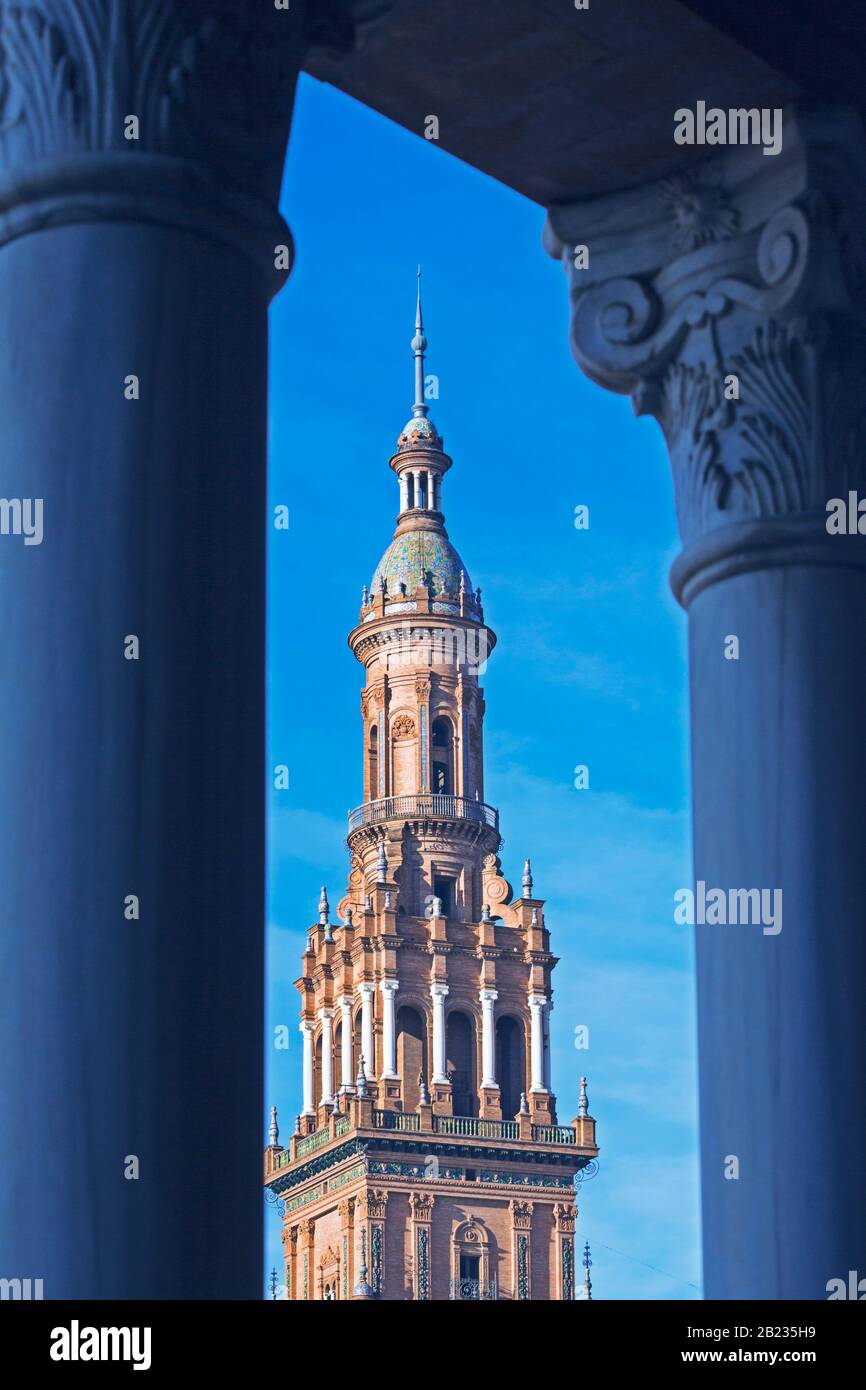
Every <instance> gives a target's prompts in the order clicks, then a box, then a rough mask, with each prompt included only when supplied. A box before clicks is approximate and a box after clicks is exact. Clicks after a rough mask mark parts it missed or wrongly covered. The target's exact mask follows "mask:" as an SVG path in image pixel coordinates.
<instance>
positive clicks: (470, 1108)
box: [445, 1009, 478, 1115]
mask: <svg viewBox="0 0 866 1390" xmlns="http://www.w3.org/2000/svg"><path fill="white" fill-rule="evenodd" d="M445 1051H446V1054H447V1061H446V1071H447V1073H448V1075H449V1076H450V1078H451V1097H452V1101H453V1105H454V1114H455V1115H477V1114H478V1095H477V1093H476V1085H475V1021H474V1019H471V1018H470V1017H469V1015H468V1014H464V1013H461V1012H460V1010H459V1009H452V1010H451V1012H450V1013H449V1015H448V1018H447V1020H446V1025H445Z"/></svg>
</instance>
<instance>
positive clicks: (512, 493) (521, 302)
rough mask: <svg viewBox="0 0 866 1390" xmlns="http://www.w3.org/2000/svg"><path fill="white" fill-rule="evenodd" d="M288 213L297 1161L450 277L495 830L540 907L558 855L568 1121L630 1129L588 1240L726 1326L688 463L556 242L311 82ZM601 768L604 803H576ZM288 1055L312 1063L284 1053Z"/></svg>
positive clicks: (443, 159)
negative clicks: (694, 705) (693, 701)
mask: <svg viewBox="0 0 866 1390" xmlns="http://www.w3.org/2000/svg"><path fill="white" fill-rule="evenodd" d="M282 207H283V211H284V213H285V216H286V218H287V220H288V221H289V223H290V225H291V227H292V231H293V233H294V236H295V240H296V243H297V262H296V265H295V269H294V272H293V274H292V277H291V279H290V281H289V283H288V285H287V286H286V288H285V289H284V290H283V291H282V293H281V294H280V295H279V296H278V298H277V300H276V301H275V303H274V306H273V308H272V311H271V334H272V339H271V365H270V372H271V400H270V422H269V436H270V479H271V503H272V505H274V506H275V505H277V504H279V503H284V504H286V505H287V506H288V507H289V509H290V515H291V525H290V529H289V530H288V532H273V531H272V532H271V534H270V538H269V607H268V642H269V647H268V663H269V674H268V700H269V716H268V729H269V763H270V765H271V766H273V765H274V764H277V763H282V764H286V765H287V766H288V767H289V770H290V786H289V789H288V790H287V791H280V792H278V791H275V790H271V792H270V798H269V858H268V870H269V878H268V911H269V930H268V1032H267V1036H266V1047H267V1058H268V1081H267V1095H268V1104H272V1103H274V1104H276V1105H277V1106H278V1108H279V1111H280V1121H281V1127H282V1129H283V1133H284V1136H286V1135H288V1134H289V1133H291V1130H292V1127H293V1119H294V1114H295V1112H296V1111H297V1109H298V1108H299V1104H300V1073H301V1059H300V1034H299V1033H298V1031H297V1018H298V996H297V993H296V991H295V989H294V987H293V984H292V982H293V980H294V979H295V978H296V977H297V975H298V969H299V959H300V953H301V950H302V947H303V941H304V935H305V931H306V929H307V927H308V926H309V925H310V923H311V922H312V921H314V920H315V915H316V903H317V898H318V890H319V885H320V883H323V882H324V883H325V884H327V886H328V889H329V893H330V897H331V903H332V906H333V907H336V903H337V901H338V900H339V898H340V897H341V896H342V894H343V892H344V891H345V884H346V872H347V858H346V851H345V844H344V837H345V831H346V825H345V815H346V811H347V810H348V808H349V807H350V806H354V805H356V804H357V803H358V802H359V801H361V800H362V795H363V793H362V785H361V776H362V770H361V757H360V750H361V726H360V713H359V693H360V688H361V683H362V682H361V668H360V667H359V666H358V665H357V663H356V662H355V660H354V658H353V657H352V655H351V653H350V652H349V650H348V647H347V645H346V635H347V633H348V632H349V630H350V628H351V627H352V626H353V625H354V623H355V622H356V620H357V613H358V607H359V603H360V595H361V588H362V585H363V584H365V583H367V584H369V582H370V579H371V577H372V574H373V570H374V568H375V566H376V562H377V561H378V559H379V557H380V555H381V553H382V551H383V550H384V549H385V547H386V545H387V544H388V542H389V541H390V539H391V535H392V532H393V527H394V518H395V516H396V512H397V505H398V499H397V483H396V480H395V478H394V476H393V474H392V473H391V471H390V470H389V468H388V458H389V456H390V454H391V453H392V452H393V447H394V443H395V440H396V436H397V434H398V433H399V430H400V428H401V427H402V425H403V424H404V423H405V420H406V418H407V417H408V415H409V411H410V405H411V401H412V358H411V353H410V351H409V342H410V339H411V337H412V331H413V316H414V292H415V266H416V263H418V262H419V261H420V262H421V264H422V266H423V268H424V308H425V327H426V332H427V337H428V340H429V344H430V347H429V352H428V371H429V372H434V373H435V374H436V375H437V376H438V377H439V383H440V400H439V401H438V403H434V405H433V406H432V408H431V414H432V416H433V418H434V420H435V421H436V424H437V426H438V427H439V429H440V430H441V431H442V432H443V434H444V435H445V443H446V448H447V449H448V451H449V453H450V454H451V455H452V457H453V459H454V467H453V468H452V470H451V472H450V473H449V474H448V476H447V477H446V479H445V482H444V485H443V502H444V509H445V514H446V524H447V526H448V531H449V534H450V536H451V539H452V541H453V542H454V543H455V545H456V546H457V548H458V550H459V551H460V554H461V555H462V558H463V560H464V562H465V564H466V566H467V568H468V570H469V573H470V575H471V577H472V580H473V583H474V584H476V585H480V586H481V589H482V591H483V599H484V606H485V613H486V617H487V620H488V622H489V623H490V624H491V625H492V627H493V628H494V630H495V631H496V633H497V634H498V638H499V645H498V647H497V649H496V651H495V652H494V654H493V656H492V657H491V660H490V665H489V668H488V673H487V676H486V678H485V681H484V688H485V697H486V701H487V715H486V720H485V742H486V798H487V800H488V801H489V802H491V803H493V804H494V805H496V806H498V807H499V810H500V814H501V823H502V831H503V835H504V838H505V846H504V849H503V851H502V862H503V870H504V872H505V874H506V876H507V877H509V878H510V879H511V882H512V883H514V884H519V878H520V868H521V865H522V861H523V858H524V857H525V856H526V855H527V854H528V855H531V857H532V865H533V872H534V876H535V892H536V894H537V895H538V896H540V897H543V898H545V899H546V900H547V907H546V917H547V923H548V926H549V927H550V930H551V942H552V949H553V951H554V952H555V953H556V954H557V955H558V956H559V957H560V964H559V966H558V967H557V969H556V971H555V974H554V977H553V978H554V991H555V1006H554V1012H553V1015H552V1042H553V1068H554V1070H553V1081H554V1088H555V1090H556V1092H557V1095H558V1107H559V1114H560V1118H561V1119H562V1120H568V1119H570V1118H571V1117H572V1116H573V1114H574V1113H575V1111H576V1106H577V1092H578V1083H579V1077H580V1075H581V1073H582V1072H585V1073H586V1075H587V1076H588V1078H589V1097H590V1109H591V1111H592V1113H593V1114H594V1115H595V1116H596V1117H597V1120H598V1124H599V1142H600V1144H601V1149H602V1152H601V1159H600V1172H599V1175H598V1177H596V1178H595V1179H594V1180H593V1181H592V1182H590V1183H587V1185H586V1187H585V1189H584V1192H583V1194H582V1197H581V1199H580V1217H579V1220H578V1227H577V1231H578V1235H577V1240H578V1243H579V1245H580V1246H581V1247H582V1245H583V1241H584V1240H587V1239H588V1240H589V1241H590V1243H591V1245H592V1252H593V1271H592V1273H593V1280H594V1293H595V1295H596V1296H597V1297H599V1298H641V1299H656V1298H695V1297H697V1296H698V1295H697V1289H696V1288H695V1287H694V1286H696V1285H699V1284H700V1256H699V1239H698V1185H697V1152H696V1143H697V1136H696V1107H695V1055H694V991H693V982H692V950H693V947H692V938H691V936H690V934H689V933H688V932H687V931H684V929H683V928H682V927H677V926H676V925H675V924H674V922H673V893H674V891H675V890H676V889H677V888H678V887H682V886H684V885H688V884H689V883H690V882H691V877H692V876H691V870H690V839H689V820H688V724H687V696H686V689H687V676H686V654H685V618H684V615H683V614H682V612H681V611H680V609H679V608H678V607H677V605H676V604H675V602H674V600H673V598H672V596H671V594H670V591H669V588H668V583H667V571H668V568H669V565H670V562H671V560H672V559H673V557H674V555H675V554H676V551H677V538H676V528H675V523H674V508H673V499H672V488H671V482H670V478H669V473H668V467H667V463H666V459H665V451H664V447H663V443H662V440H661V436H660V433H659V431H658V428H657V426H656V425H655V424H654V423H653V422H652V421H650V420H637V419H635V418H634V416H633V414H632V410H631V405H630V403H629V401H628V400H627V399H625V398H620V397H616V396H612V395H610V394H608V393H606V392H604V391H602V390H600V389H599V388H597V387H595V386H593V385H592V384H591V383H589V382H588V381H586V380H585V379H584V378H583V376H582V375H581V374H580V372H579V371H578V369H577V367H576V366H575V365H574V362H573V360H572V358H571V356H570V354H569V351H568V346H567V328H568V306H567V296H566V289H565V283H564V276H563V273H562V270H561V268H560V267H559V266H558V265H556V264H555V263H554V262H553V261H551V260H550V259H549V258H548V257H547V256H546V255H545V254H544V252H543V250H542V247H541V241H540V238H541V229H542V225H543V220H544V213H543V210H542V209H541V208H539V207H537V206H535V205H534V204H532V203H530V202H528V201H526V199H524V198H522V197H520V196H519V195H518V194H516V193H513V192H511V191H510V190H508V189H506V188H503V187H502V186H501V185H500V184H497V183H496V182H494V181H493V180H491V179H489V178H487V177H486V176H485V175H483V174H480V173H478V172H477V171H476V170H474V169H471V168H469V167H468V166H466V165H464V164H461V163H460V162H459V161H457V160H455V159H453V158H452V157H451V156H449V155H447V154H445V153H444V152H443V151H442V150H440V149H438V148H437V147H436V146H435V145H434V144H431V143H428V142H427V141H425V140H423V139H421V138H418V137H417V136H413V135H410V134H408V133H407V132H406V131H404V130H402V129H400V128H399V127H397V126H395V125H392V124H391V123H390V122H389V121H386V120H385V119H383V118H382V117H380V116H378V115H376V114H375V113H373V112H371V111H369V110H367V109H366V108H364V107H362V106H359V105H358V104H357V103H355V102H353V101H351V100H350V99H349V98H347V97H345V96H343V95H342V94H341V93H339V92H336V91H334V90H333V89H331V88H329V87H327V86H323V85H321V84H319V83H317V82H315V81H314V80H313V79H312V78H308V77H304V78H302V80H301V85H300V89H299V93H298V103H297V109H296V114H295V121H294V127H293V132H292V141H291V147H290V151H289V158H288V163H287V168H286V178H285V185H284V189H283V202H282ZM578 503H583V504H586V505H588V507H589V509H590V527H589V529H588V530H587V531H577V530H576V529H575V527H574V509H575V506H576V505H577V504H578ZM577 764H586V765H588V767H589V774H590V789H589V790H586V791H577V790H575V788H574V785H573V781H574V768H575V766H576V765H577ZM279 1024H288V1025H289V1027H290V1037H291V1050H289V1051H277V1050H275V1049H274V1047H273V1045H272V1042H271V1039H272V1037H273V1029H274V1028H275V1027H276V1026H278V1025H279ZM581 1024H583V1025H586V1026H588V1028H589V1039H590V1047H589V1049H588V1050H586V1051H578V1050H576V1049H575V1047H574V1035H575V1028H576V1027H577V1026H578V1025H581ZM266 1223H267V1224H266V1237H267V1267H268V1268H270V1267H271V1265H276V1266H277V1268H278V1269H281V1253H280V1244H279V1222H278V1219H277V1216H276V1214H275V1213H274V1212H273V1211H270V1210H267V1211H266ZM648 1266H655V1267H656V1268H655V1269H651V1268H648ZM660 1271H664V1272H663V1273H662V1272H660ZM671 1276H673V1277H671Z"/></svg>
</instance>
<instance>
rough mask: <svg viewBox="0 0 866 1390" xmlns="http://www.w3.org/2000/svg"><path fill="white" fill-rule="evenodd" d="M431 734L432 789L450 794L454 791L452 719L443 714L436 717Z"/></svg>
mask: <svg viewBox="0 0 866 1390" xmlns="http://www.w3.org/2000/svg"><path fill="white" fill-rule="evenodd" d="M430 735H431V737H430V762H431V781H432V789H433V791H434V792H441V793H443V794H444V795H446V796H450V795H451V794H452V793H453V791H454V731H453V729H452V727H451V720H450V719H446V718H445V717H444V716H443V715H440V716H439V718H438V719H434V720H433V725H432V727H431V730H430Z"/></svg>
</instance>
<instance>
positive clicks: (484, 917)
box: [481, 903, 490, 922]
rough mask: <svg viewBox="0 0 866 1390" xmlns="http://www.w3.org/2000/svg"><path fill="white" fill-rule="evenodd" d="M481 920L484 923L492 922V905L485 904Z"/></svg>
mask: <svg viewBox="0 0 866 1390" xmlns="http://www.w3.org/2000/svg"><path fill="white" fill-rule="evenodd" d="M481 920H482V922H489V921H490V904H489V903H485V904H484V907H483V908H482V911H481Z"/></svg>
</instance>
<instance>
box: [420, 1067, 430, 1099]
mask: <svg viewBox="0 0 866 1390" xmlns="http://www.w3.org/2000/svg"><path fill="white" fill-rule="evenodd" d="M418 1092H419V1095H420V1097H421V1104H422V1105H429V1104H430V1093H429V1091H428V1090H427V1082H426V1081H425V1079H424V1072H423V1071H419V1073H418Z"/></svg>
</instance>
